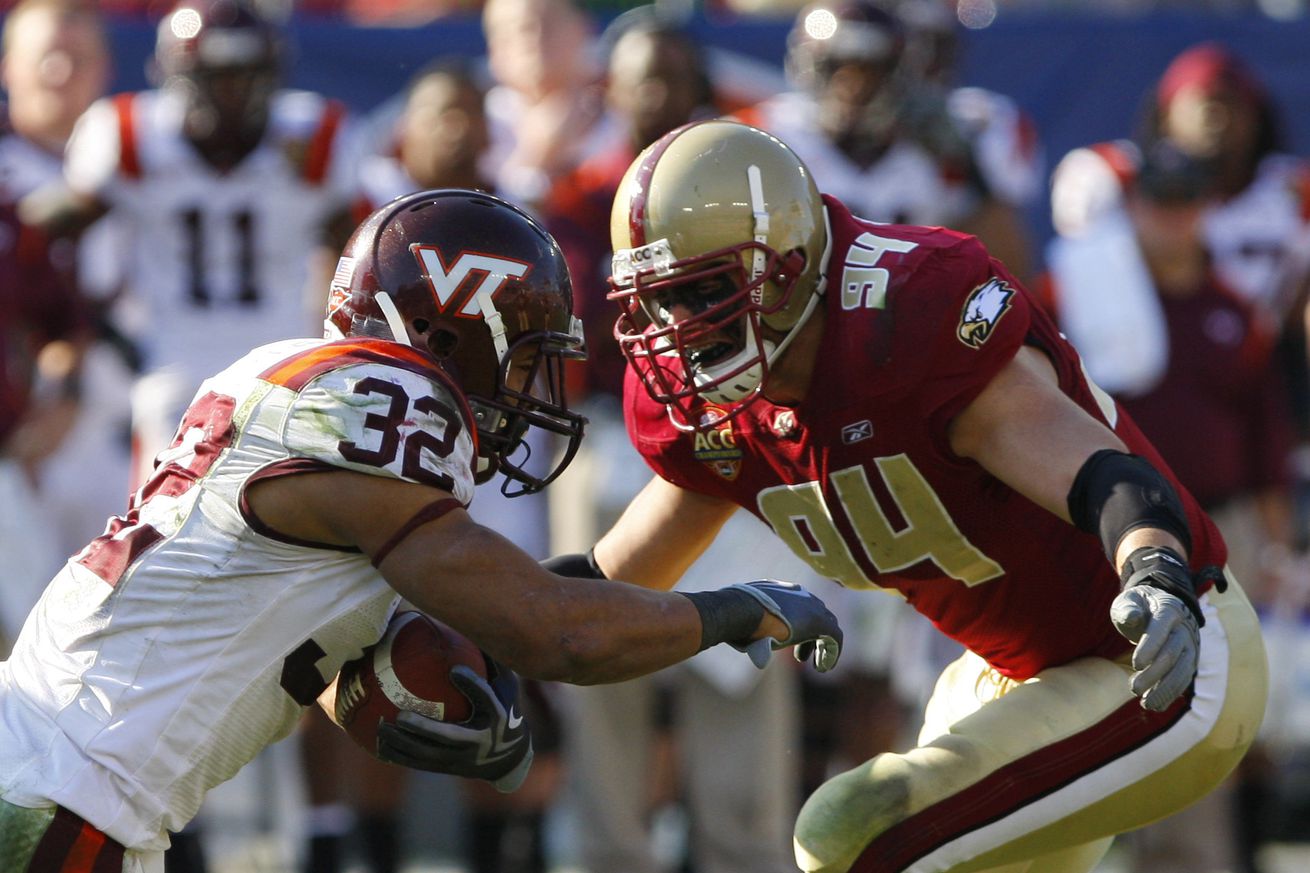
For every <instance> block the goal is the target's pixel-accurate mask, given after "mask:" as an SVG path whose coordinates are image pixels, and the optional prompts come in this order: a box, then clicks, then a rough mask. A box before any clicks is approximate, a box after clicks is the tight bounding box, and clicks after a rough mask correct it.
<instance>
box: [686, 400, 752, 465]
mask: <svg viewBox="0 0 1310 873" xmlns="http://www.w3.org/2000/svg"><path fill="white" fill-rule="evenodd" d="M702 415H703V416H704V418H703V419H702V420H704V419H706V418H708V419H717V418H723V417H724V412H723V410H722V409H719V408H717V407H713V406H707V407H706V408H705V410H704V411H703V413H702ZM732 422H733V420H732V419H728V420H727V421H722V422H720V423H719V424H718V425H716V426H714V427H712V428H710V429H709V430H698V431H693V432H692V434H691V438H692V448H691V454H692V456H693V457H695V459H696V460H698V461H700V462H701V463H702V464H704V465H705V466H707V467H709V468H710V469H711V470H713V471H714V472H715V473H718V474H719V475H720V476H722V477H723V478H724V479H727V480H728V481H729V482H731V481H732V480H733V479H736V478H737V474H739V473H740V472H741V458H742V451H741V449H740V448H738V447H737V435H736V434H735V433H733V431H732Z"/></svg>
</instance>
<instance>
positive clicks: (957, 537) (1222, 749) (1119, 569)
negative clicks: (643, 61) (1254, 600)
mask: <svg viewBox="0 0 1310 873" xmlns="http://www.w3.org/2000/svg"><path fill="white" fill-rule="evenodd" d="M619 192H620V193H619V195H618V197H617V199H616V202H615V204H614V211H613V220H612V224H611V231H612V237H613V242H614V250H615V255H614V269H613V276H612V279H611V282H612V286H613V291H612V293H611V297H612V299H614V300H616V301H618V302H619V303H620V305H621V306H622V308H623V314H622V315H621V317H620V319H619V322H618V325H617V327H616V335H617V337H618V340H619V343H620V345H621V346H622V348H623V350H624V351H625V353H626V354H627V357H628V360H629V365H630V366H629V372H628V375H627V384H626V392H625V399H624V409H625V414H626V420H627V425H628V431H629V434H630V436H631V438H632V440H633V442H634V443H635V445H636V447H637V449H638V450H639V451H640V452H641V453H642V455H643V456H644V457H645V459H646V461H647V462H648V463H649V464H650V465H651V466H652V467H653V468H654V470H655V471H656V473H658V476H657V477H656V478H655V479H654V480H653V481H652V482H651V484H650V485H649V486H648V487H647V488H646V490H645V491H643V492H642V493H641V494H640V495H638V497H637V498H636V499H635V500H634V502H633V503H632V504H631V506H630V507H629V508H628V510H627V511H626V512H625V514H624V515H623V516H622V518H621V519H620V520H619V522H618V523H617V524H616V525H615V527H614V528H613V529H611V530H610V531H609V533H607V534H606V535H605V536H603V537H602V538H601V539H600V541H599V542H598V543H597V544H596V546H595V547H594V549H593V550H592V552H591V553H590V554H589V555H565V556H559V557H557V558H553V559H551V561H550V562H548V563H549V564H550V565H551V566H552V567H554V568H556V569H557V570H566V571H567V572H571V573H574V574H577V573H580V572H590V573H591V574H592V575H595V576H612V577H615V578H623V579H627V580H631V581H635V582H638V583H640V584H644V585H647V586H650V587H652V588H669V587H672V586H673V585H674V584H675V583H676V581H677V579H678V576H679V575H680V574H681V572H682V571H683V569H684V568H685V567H687V565H688V564H689V563H691V561H692V560H693V559H694V558H695V557H696V556H697V555H698V554H699V553H700V552H701V550H702V549H704V548H705V546H706V544H707V543H709V542H710V541H711V540H712V539H713V538H714V536H715V532H716V531H717V530H718V528H719V526H720V525H721V524H722V523H723V520H724V519H726V518H727V517H728V516H729V515H730V514H731V513H732V512H733V511H734V510H735V509H736V508H737V507H738V506H742V507H745V508H747V509H749V510H750V511H752V512H754V513H755V514H756V515H758V516H759V517H760V518H761V519H763V520H764V521H765V522H766V523H768V524H769V525H770V526H771V527H772V528H773V530H774V531H775V532H776V533H777V534H778V536H780V537H781V538H782V539H783V540H785V541H786V542H787V543H788V544H789V545H790V546H791V548H792V550H793V551H794V552H795V553H796V554H797V555H799V556H800V557H802V558H803V559H805V560H806V561H808V562H809V563H810V564H811V566H813V567H814V568H815V569H816V570H819V571H820V572H821V573H823V574H824V575H827V576H830V577H831V578H833V579H835V580H836V581H838V582H839V583H841V584H843V585H845V586H848V587H854V588H866V589H886V590H888V591H891V592H892V593H894V594H897V595H899V596H901V597H904V598H905V599H906V600H908V601H909V603H910V604H912V605H913V606H914V607H915V608H916V609H918V610H919V611H920V612H922V613H923V614H925V615H926V616H928V617H929V618H930V619H931V620H932V621H933V622H934V623H935V624H936V626H937V627H938V628H939V629H940V630H941V631H942V632H943V633H945V634H947V635H949V636H950V637H952V638H954V639H955V640H956V641H958V642H960V643H961V644H963V645H964V646H965V647H966V648H967V651H966V652H965V654H964V655H963V656H961V658H960V659H959V660H957V661H956V662H954V663H952V664H951V665H949V666H948V667H947V668H946V669H945V670H944V671H943V673H942V675H941V677H940V679H939V680H938V682H937V685H936V688H935V690H934V693H933V696H932V698H931V700H930V702H929V704H928V707H927V712H926V716H925V723H924V726H923V728H922V731H921V733H920V735H919V744H918V746H917V747H916V748H913V749H911V750H910V751H908V752H906V753H903V754H897V753H888V754H883V755H879V756H877V757H875V758H873V759H872V760H870V761H866V762H864V763H862V764H860V765H859V766H858V767H856V768H854V769H852V770H850V771H848V772H845V773H841V774H839V775H837V776H835V777H834V778H832V779H830V780H829V781H827V782H826V783H824V784H823V785H822V786H821V787H820V788H819V789H818V790H817V791H816V792H815V793H814V794H813V795H812V796H811V797H810V798H809V800H808V801H807V802H806V804H805V805H804V807H803V809H802V811H801V814H800V817H799V819H798V821H797V824H796V829H795V850H796V858H797V862H798V864H799V865H800V867H801V869H802V870H805V871H823V873H837V871H857V873H891V871H902V870H913V871H929V870H932V871H946V870H949V871H965V870H969V871H979V870H1000V869H1004V870H1007V871H1009V870H1025V871H1038V870H1040V871H1043V873H1080V871H1090V870H1091V869H1092V868H1093V867H1094V866H1095V865H1096V863H1097V861H1098V860H1099V859H1100V857H1101V856H1102V855H1103V854H1104V852H1105V851H1106V849H1107V848H1108V846H1109V844H1110V842H1111V840H1112V839H1113V837H1114V835H1115V834H1118V833H1121V832H1123V831H1126V830H1130V829H1132V828H1135V827H1138V826H1140V825H1143V824H1146V823H1147V822H1150V821H1153V820H1155V819H1158V818H1161V817H1163V816H1166V815H1169V814H1170V813H1172V812H1175V811H1177V810H1178V809H1180V808H1182V807H1184V806H1186V805H1187V804H1188V803H1189V802H1191V801H1192V800H1194V799H1196V798H1197V797H1199V796H1200V795H1202V794H1204V793H1205V792H1206V791H1208V790H1210V789H1211V788H1212V787H1213V786H1214V785H1216V784H1217V783H1218V782H1219V781H1220V780H1221V779H1222V778H1223V776H1224V775H1225V774H1226V773H1227V772H1229V771H1230V770H1231V769H1232V768H1233V766H1234V765H1235V764H1236V763H1237V761H1238V760H1239V759H1240V758H1241V757H1242V754H1243V753H1244V752H1245V750H1246V748H1247V746H1248V745H1249V743H1250V742H1251V740H1252V738H1253V737H1254V735H1255V731H1256V728H1257V727H1258V726H1259V723H1260V719H1261V716H1262V714H1263V709H1264V703H1265V694H1266V685H1267V676H1266V664H1265V657H1264V650H1263V645H1262V643H1261V639H1260V631H1259V627H1258V624H1257V621H1256V618H1255V615H1254V612H1253V611H1252V610H1251V608H1250V606H1249V604H1248V603H1247V600H1246V598H1245V596H1244V595H1243V593H1242V591H1241V589H1240V588H1239V587H1238V585H1237V584H1236V583H1235V582H1234V581H1233V580H1232V578H1231V576H1230V575H1229V574H1227V573H1226V572H1225V571H1224V569H1223V568H1224V564H1225V547H1224V543H1223V541H1222V539H1221V538H1220V537H1219V535H1218V533H1217V532H1216V530H1215V528H1214V525H1213V524H1212V523H1211V521H1210V520H1209V519H1208V518H1207V517H1206V516H1205V514H1204V513H1203V512H1202V511H1201V510H1200V509H1199V507H1198V506H1197V504H1196V502H1195V500H1193V499H1192V497H1191V496H1190V495H1189V494H1188V493H1187V491H1186V490H1184V489H1183V487H1182V486H1181V485H1180V484H1179V483H1178V482H1177V481H1176V479H1175V477H1174V476H1173V474H1172V473H1171V472H1170V471H1169V470H1168V468H1167V467H1166V466H1165V465H1164V463H1163V462H1162V461H1161V459H1160V457H1159V455H1158V454H1157V453H1156V451H1155V450H1154V449H1153V448H1152V447H1151V445H1150V444H1149V443H1148V442H1147V441H1146V440H1145V439H1144V438H1143V437H1142V435H1141V433H1140V432H1139V430H1138V429H1137V428H1136V427H1135V426H1134V425H1133V423H1132V421H1130V420H1129V419H1128V417H1127V416H1126V415H1124V414H1123V412H1122V410H1120V409H1119V408H1118V407H1117V406H1116V405H1115V403H1114V402H1113V401H1112V400H1111V399H1110V398H1109V396H1108V395H1106V394H1105V393H1104V392H1103V391H1101V390H1100V389H1099V388H1097V386H1096V385H1094V384H1093V383H1092V382H1091V381H1090V380H1089V379H1088V378H1087V377H1086V375H1085V374H1084V372H1083V370H1082V367H1081V365H1080V362H1079V358H1078V354H1077V352H1076V351H1075V350H1074V349H1073V348H1072V347H1071V346H1070V345H1069V344H1068V342H1067V341H1066V340H1065V339H1064V338H1063V337H1062V336H1061V335H1060V333H1059V332H1058V331H1057V330H1056V329H1055V327H1054V326H1053V325H1052V323H1051V321H1050V320H1049V318H1047V317H1046V316H1045V315H1044V314H1043V313H1042V312H1041V311H1040V310H1039V309H1038V308H1037V307H1036V306H1034V305H1033V303H1032V301H1031V299H1030V297H1029V295H1028V292H1027V291H1026V290H1025V289H1024V288H1022V287H1021V286H1020V285H1019V283H1018V282H1017V281H1016V280H1015V279H1014V277H1013V276H1012V275H1011V274H1010V273H1009V272H1008V271H1007V270H1006V268H1005V267H1004V266H1003V265H1002V264H1001V263H999V262H998V261H996V260H995V259H993V258H991V257H990V256H989V255H988V253H987V251H986V250H985V249H984V248H983V247H982V246H981V245H980V244H979V243H978V241H977V240H976V239H974V238H972V237H970V236H967V235H964V234H960V233H956V232H953V231H950V230H945V229H942V228H929V227H915V226H904V225H889V224H879V223H875V222H870V221H866V220H863V219H860V218H858V217H856V216H854V215H852V214H851V213H850V211H849V210H848V209H846V208H845V207H844V206H843V205H842V204H841V203H840V202H839V201H837V200H835V199H833V198H830V197H822V196H820V194H819V192H818V191H817V190H816V188H815V186H814V183H813V181H812V177H811V176H810V174H809V172H808V170H807V168H806V167H805V165H804V164H803V163H802V162H801V161H800V160H799V159H798V158H797V157H796V155H795V154H794V153H793V152H792V151H791V150H790V149H789V148H788V147H787V146H786V145H784V144H783V143H782V142H781V141H779V140H778V139H776V138H774V137H772V136H770V135H768V134H766V133H764V132H762V131H760V130H757V129H755V128H752V127H749V126H746V125H742V124H740V123H736V122H731V121H710V122H702V123H699V124H692V125H688V126H685V127H682V128H679V129H678V130H675V131H673V132H672V133H670V134H668V135H666V136H665V137H663V138H662V139H660V140H659V141H658V142H656V143H655V144H654V145H652V146H650V147H649V148H648V149H646V150H645V151H644V152H642V154H641V155H639V156H638V158H637V159H636V161H635V162H634V163H633V165H632V167H631V168H630V169H629V172H628V175H627V177H626V178H625V179H624V181H623V183H622V185H621V186H620V188H619ZM1012 865H1013V866H1012Z"/></svg>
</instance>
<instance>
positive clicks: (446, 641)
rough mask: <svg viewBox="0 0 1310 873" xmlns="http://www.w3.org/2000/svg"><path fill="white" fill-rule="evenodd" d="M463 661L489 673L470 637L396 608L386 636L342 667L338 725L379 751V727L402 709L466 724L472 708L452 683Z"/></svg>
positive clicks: (338, 696) (365, 746)
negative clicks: (454, 670) (453, 675)
mask: <svg viewBox="0 0 1310 873" xmlns="http://www.w3.org/2000/svg"><path fill="white" fill-rule="evenodd" d="M461 664H465V665H468V666H469V667H472V668H473V670H474V671H475V672H477V674H478V675H479V676H483V677H485V676H486V675H487V662H486V660H485V659H484V658H483V656H482V652H481V651H479V650H478V647H477V646H476V645H474V644H473V642H472V641H471V640H469V639H468V638H467V637H465V636H463V635H462V634H460V633H458V632H456V631H455V630H453V629H451V628H449V627H447V626H446V625H444V624H442V623H441V622H439V621H437V620H436V619H433V618H431V617H429V616H427V615H424V614H423V613H421V612H412V611H404V612H398V613H396V615H395V616H394V617H393V618H392V619H391V623H390V624H389V625H388V626H387V631H386V633H384V634H383V635H382V639H380V640H378V641H377V643H375V644H374V645H372V646H370V647H369V648H367V649H365V650H364V654H363V656H362V657H359V658H356V659H355V660H353V661H350V662H348V663H347V664H346V665H345V666H343V667H342V668H341V673H340V675H339V677H338V678H337V699H336V715H337V723H338V724H340V725H341V726H342V727H343V728H344V729H345V731H346V733H348V734H349V735H350V736H351V737H352V738H353V739H354V740H355V742H357V743H359V744H360V745H361V746H363V747H364V748H365V749H367V750H368V751H369V752H370V753H376V751H377V733H378V725H379V724H381V723H382V722H384V721H386V722H392V721H394V720H395V718H396V716H397V715H398V714H399V713H400V712H401V711H402V710H403V711H409V712H417V713H420V714H421V715H425V716H427V717H428V718H434V719H437V720H438V721H449V722H455V723H459V722H462V721H464V720H465V719H467V718H468V717H469V716H470V715H471V714H472V707H471V706H470V704H469V701H468V698H467V697H465V696H464V695H463V694H462V693H461V692H460V691H459V689H457V688H456V687H455V686H454V685H452V684H451V682H450V670H451V668H452V667H458V666H459V665H461Z"/></svg>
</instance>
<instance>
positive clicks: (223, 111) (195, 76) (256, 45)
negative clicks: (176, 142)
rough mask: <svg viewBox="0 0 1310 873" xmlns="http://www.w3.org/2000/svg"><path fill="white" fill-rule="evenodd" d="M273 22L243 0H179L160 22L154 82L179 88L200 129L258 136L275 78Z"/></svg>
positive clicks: (277, 42) (277, 52)
mask: <svg viewBox="0 0 1310 873" xmlns="http://www.w3.org/2000/svg"><path fill="white" fill-rule="evenodd" d="M281 46H282V42H281V38H280V35H279V33H278V30H277V28H275V27H274V26H273V24H272V23H271V22H269V21H268V20H266V19H265V18H264V17H262V16H261V15H260V14H259V13H258V12H257V11H256V10H255V9H254V7H253V6H251V5H250V4H249V3H247V2H245V0H181V2H179V3H177V5H175V6H174V7H173V8H172V9H171V10H170V11H169V12H168V14H166V15H165V16H164V18H163V20H161V21H160V22H159V29H158V32H157V34H156V38H155V56H154V63H155V67H156V71H157V73H158V78H159V79H161V82H160V84H161V85H168V86H170V87H174V88H178V89H181V90H182V91H183V93H184V95H185V99H186V104H187V106H186V108H187V116H188V124H189V125H191V126H192V127H194V128H198V133H199V135H201V136H205V137H212V136H228V137H234V138H244V139H247V140H249V139H252V138H253V139H254V140H258V139H259V137H260V136H262V135H263V132H264V128H265V127H266V126H267V124H268V113H269V106H270V103H271V101H272V99H273V93H274V92H275V91H276V90H277V87H278V82H279V79H280V75H281V72H280V69H279V66H280V61H281V54H282V51H281Z"/></svg>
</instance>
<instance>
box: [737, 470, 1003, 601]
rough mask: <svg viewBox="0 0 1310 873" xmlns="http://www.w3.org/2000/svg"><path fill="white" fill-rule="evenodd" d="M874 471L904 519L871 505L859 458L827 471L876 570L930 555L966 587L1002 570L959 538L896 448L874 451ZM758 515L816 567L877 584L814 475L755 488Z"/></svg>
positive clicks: (852, 581) (848, 580)
mask: <svg viewBox="0 0 1310 873" xmlns="http://www.w3.org/2000/svg"><path fill="white" fill-rule="evenodd" d="M874 463H875V464H876V465H877V468H878V473H879V474H880V475H881V476H882V479H883V483H884V484H885V485H886V486H887V491H888V492H889V493H890V494H891V496H892V499H893V500H894V501H895V502H896V508H897V509H898V510H899V511H900V514H901V517H902V518H903V519H904V520H905V526H904V527H903V528H902V529H900V530H897V529H895V528H894V527H893V526H892V523H891V521H890V520H889V519H888V518H887V513H886V512H884V511H883V508H882V507H881V506H880V505H879V504H878V499H877V497H876V495H875V494H874V492H873V488H872V487H871V486H870V485H869V479H868V477H867V475H866V472H865V467H864V466H863V465H856V466H854V467H847V468H846V469H844V470H838V471H836V472H834V473H832V474H831V476H830V477H829V480H830V482H831V483H832V487H833V490H834V491H835V492H836V496H837V498H838V500H839V501H840V503H841V506H842V508H843V510H844V512H845V515H846V517H847V518H848V519H850V524H851V527H852V528H853V529H854V531H855V536H856V537H857V538H858V539H859V542H860V545H861V547H863V549H864V552H865V554H866V555H868V558H869V561H870V562H871V563H872V564H873V566H874V567H875V568H876V569H877V571H878V572H879V573H892V572H895V571H897V570H903V569H905V568H906V567H911V566H913V565H915V564H917V563H919V562H920V561H923V560H931V561H932V562H933V563H934V564H936V565H937V566H938V567H939V568H940V569H941V571H942V572H943V573H944V574H946V575H947V576H950V577H951V578H952V579H958V580H959V581H960V582H963V583H964V584H965V585H968V586H969V587H973V586H974V585H981V584H982V583H984V582H987V581H989V580H991V579H995V578H997V577H999V576H1001V575H1002V574H1003V573H1004V571H1003V570H1002V569H1001V566H1000V565H999V564H997V563H996V562H995V561H993V560H992V559H991V558H988V557H987V556H986V555H984V554H983V553H982V552H981V551H980V550H979V549H978V548H977V547H976V546H974V545H973V544H972V543H970V542H969V541H968V539H966V538H965V536H964V534H962V533H961V532H960V529H959V528H958V527H957V526H956V524H955V522H954V521H953V520H952V519H951V516H950V514H949V513H947V511H946V507H945V506H943V505H942V502H941V499H940V498H939V497H938V496H937V493H936V492H935V491H933V489H932V486H931V485H929V484H928V480H926V479H925V478H924V477H923V474H922V473H920V472H919V470H918V468H917V467H915V466H914V463H913V462H912V461H911V460H910V459H909V458H908V457H907V456H906V455H903V454H900V455H890V456H888V457H883V458H875V459H874ZM758 502H759V508H760V514H761V515H762V516H764V519H765V520H766V521H768V523H769V524H770V525H771V526H772V527H773V529H774V530H775V531H776V532H777V534H778V536H780V537H782V539H783V541H784V542H786V543H787V545H788V546H789V547H790V548H791V550H792V551H793V552H794V553H795V554H796V555H797V556H799V557H800V558H801V559H803V560H804V561H805V562H806V563H808V564H809V565H810V566H811V567H813V568H814V569H815V571H816V572H818V573H821V574H823V575H824V576H828V577H830V578H832V579H836V580H837V581H839V582H841V583H842V584H843V585H845V586H846V587H848V588H876V587H879V586H878V585H877V583H876V582H875V581H874V580H872V579H870V578H869V577H868V576H867V575H866V574H865V573H864V571H863V570H862V569H861V568H860V565H859V563H858V562H857V561H856V560H855V558H854V556H853V555H852V554H851V550H850V546H849V545H848V543H847V541H846V539H845V538H844V537H843V536H842V533H841V531H840V530H838V528H837V525H836V523H835V522H834V521H833V518H832V512H831V510H830V509H829V507H828V504H827V503H826V502H825V501H824V498H823V491H822V489H821V487H820V485H819V483H818V482H803V483H801V484H799V485H779V486H777V487H775V488H768V489H765V490H764V491H761V492H760V494H759V497H758Z"/></svg>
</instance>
